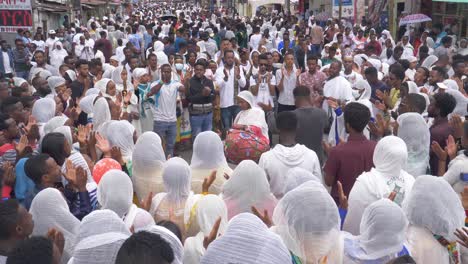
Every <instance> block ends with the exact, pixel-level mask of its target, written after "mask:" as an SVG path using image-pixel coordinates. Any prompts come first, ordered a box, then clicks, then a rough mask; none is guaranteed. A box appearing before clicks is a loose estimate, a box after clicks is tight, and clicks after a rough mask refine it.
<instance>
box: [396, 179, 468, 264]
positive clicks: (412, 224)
mask: <svg viewBox="0 0 468 264" xmlns="http://www.w3.org/2000/svg"><path fill="white" fill-rule="evenodd" d="M403 210H404V211H405V213H406V216H407V217H408V221H409V227H408V231H407V232H406V239H407V242H408V246H409V250H410V252H411V256H412V257H413V258H414V260H415V261H416V262H417V263H429V264H432V263H434V264H436V263H437V264H452V263H461V262H460V259H459V257H460V254H458V252H460V250H459V246H458V244H457V243H456V240H457V239H456V236H455V235H454V232H455V230H456V229H457V228H461V227H462V226H464V223H465V211H464V209H463V206H462V203H461V201H460V198H459V197H458V195H457V193H455V192H454V191H453V189H452V187H451V186H450V184H448V183H447V182H446V181H445V180H444V179H441V178H438V177H434V176H430V175H428V176H420V177H418V178H417V179H416V182H415V183H414V187H413V189H412V190H411V193H410V194H409V196H408V198H407V199H406V200H405V202H404V203H403ZM455 251H458V252H455Z"/></svg>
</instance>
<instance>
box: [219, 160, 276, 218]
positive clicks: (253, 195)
mask: <svg viewBox="0 0 468 264" xmlns="http://www.w3.org/2000/svg"><path fill="white" fill-rule="evenodd" d="M222 197H223V199H224V202H225V203H226V206H227V209H228V218H229V219H231V218H233V217H234V216H236V215H238V214H240V213H244V212H250V210H251V208H252V206H255V207H256V208H257V209H258V210H259V211H260V212H263V211H265V210H266V211H268V213H269V214H270V215H271V213H272V212H273V210H274V208H275V206H276V203H277V200H276V198H275V197H274V196H273V194H271V192H270V184H269V183H268V180H267V177H266V174H265V171H264V170H263V169H262V168H260V167H259V166H258V165H257V164H256V163H255V162H253V161H251V160H244V161H242V162H241V163H239V165H237V167H236V168H235V169H234V172H233V173H232V175H230V178H229V180H227V181H226V183H225V184H224V185H223V191H222Z"/></svg>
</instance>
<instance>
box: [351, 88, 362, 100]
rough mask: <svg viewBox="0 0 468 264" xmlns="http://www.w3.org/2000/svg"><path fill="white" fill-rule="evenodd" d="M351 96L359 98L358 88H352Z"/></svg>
mask: <svg viewBox="0 0 468 264" xmlns="http://www.w3.org/2000/svg"><path fill="white" fill-rule="evenodd" d="M353 97H354V99H356V100H357V99H359V97H361V94H360V93H359V90H354V89H353Z"/></svg>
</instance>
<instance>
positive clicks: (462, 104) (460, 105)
mask: <svg viewBox="0 0 468 264" xmlns="http://www.w3.org/2000/svg"><path fill="white" fill-rule="evenodd" d="M445 92H446V93H448V94H450V95H452V96H453V97H454V98H455V100H456V101H457V105H456V106H455V109H453V111H452V113H451V114H450V115H449V118H450V117H451V116H452V115H459V116H462V117H464V116H466V115H468V112H467V110H466V105H467V104H468V98H467V97H466V96H464V95H463V94H462V93H461V92H460V91H459V90H452V89H447V90H445Z"/></svg>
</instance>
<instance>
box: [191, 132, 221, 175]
mask: <svg viewBox="0 0 468 264" xmlns="http://www.w3.org/2000/svg"><path fill="white" fill-rule="evenodd" d="M227 166H228V164H227V161H226V157H225V156H224V145H223V142H222V141H221V138H220V137H219V136H218V134H216V133H214V132H213V131H205V132H201V133H200V134H198V135H197V137H196V138H195V141H194V143H193V154H192V161H191V162H190V167H191V168H192V169H210V170H213V169H217V168H219V167H227Z"/></svg>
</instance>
